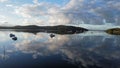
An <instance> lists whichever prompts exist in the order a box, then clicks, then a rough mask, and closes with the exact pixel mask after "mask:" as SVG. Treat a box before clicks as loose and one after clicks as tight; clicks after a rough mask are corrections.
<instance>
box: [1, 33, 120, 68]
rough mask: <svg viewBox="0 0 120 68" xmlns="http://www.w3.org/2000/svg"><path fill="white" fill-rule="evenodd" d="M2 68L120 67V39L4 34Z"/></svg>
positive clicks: (104, 35) (93, 35)
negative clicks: (11, 35) (12, 35)
mask: <svg viewBox="0 0 120 68" xmlns="http://www.w3.org/2000/svg"><path fill="white" fill-rule="evenodd" d="M11 33H12V34H14V35H15V37H16V38H17V39H16V40H14V39H13V37H10V36H9V35H10V34H11ZM0 68H120V36H119V35H109V34H107V33H105V32H103V31H88V32H84V33H80V34H64V35H59V34H53V36H52V37H51V33H42V32H41V33H37V34H33V33H25V32H14V31H0Z"/></svg>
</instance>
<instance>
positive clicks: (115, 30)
mask: <svg viewBox="0 0 120 68" xmlns="http://www.w3.org/2000/svg"><path fill="white" fill-rule="evenodd" d="M106 32H107V33H109V34H112V35H120V28H113V29H108V30H106Z"/></svg>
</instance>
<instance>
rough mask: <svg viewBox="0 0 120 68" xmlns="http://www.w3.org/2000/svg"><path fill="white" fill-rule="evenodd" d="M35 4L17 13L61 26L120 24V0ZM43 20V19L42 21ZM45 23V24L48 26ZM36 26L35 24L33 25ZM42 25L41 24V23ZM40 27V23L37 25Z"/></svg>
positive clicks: (71, 0) (77, 0)
mask: <svg viewBox="0 0 120 68" xmlns="http://www.w3.org/2000/svg"><path fill="white" fill-rule="evenodd" d="M33 2H34V4H27V5H23V6H21V7H19V8H18V9H17V10H16V12H17V14H20V15H22V16H23V17H26V18H35V17H36V18H39V19H41V18H42V17H44V22H46V23H47V22H49V23H48V24H49V25H51V24H53V25H59V24H68V23H69V24H76V25H78V24H81V23H83V22H84V23H85V24H105V22H104V20H105V21H106V23H113V24H117V25H118V24H120V23H119V22H120V20H119V17H120V8H119V3H120V2H119V0H114V1H112V0H105V1H104V0H101V1H98V0H92V1H91V0H88V1H87V2H85V0H70V2H68V3H67V4H66V5H65V6H62V7H59V5H55V4H48V3H39V2H38V0H33ZM41 20H43V19H41ZM46 23H45V24H46ZM33 24H35V23H33ZM39 24H41V22H40V23H39ZM37 25H38V23H37Z"/></svg>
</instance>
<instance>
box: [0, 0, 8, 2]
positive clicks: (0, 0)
mask: <svg viewBox="0 0 120 68" xmlns="http://www.w3.org/2000/svg"><path fill="white" fill-rule="evenodd" d="M6 1H8V0H0V2H6Z"/></svg>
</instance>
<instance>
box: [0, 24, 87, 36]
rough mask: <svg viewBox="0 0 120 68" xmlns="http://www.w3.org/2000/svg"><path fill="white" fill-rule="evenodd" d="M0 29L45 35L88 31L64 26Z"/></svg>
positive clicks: (29, 26)
mask: <svg viewBox="0 0 120 68" xmlns="http://www.w3.org/2000/svg"><path fill="white" fill-rule="evenodd" d="M0 29H13V30H14V31H19V32H30V33H38V32H47V33H57V34H73V33H82V32H84V31H88V29H85V28H82V27H75V26H65V25H58V26H36V25H28V26H14V27H0Z"/></svg>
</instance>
